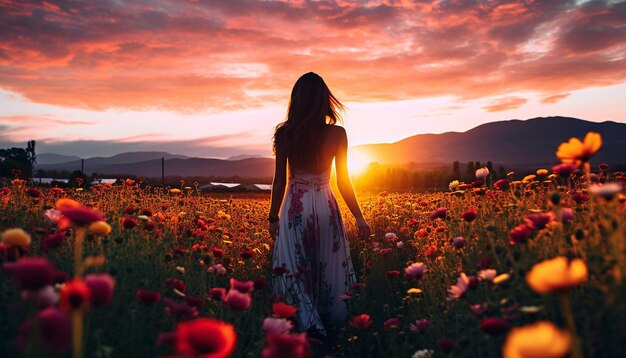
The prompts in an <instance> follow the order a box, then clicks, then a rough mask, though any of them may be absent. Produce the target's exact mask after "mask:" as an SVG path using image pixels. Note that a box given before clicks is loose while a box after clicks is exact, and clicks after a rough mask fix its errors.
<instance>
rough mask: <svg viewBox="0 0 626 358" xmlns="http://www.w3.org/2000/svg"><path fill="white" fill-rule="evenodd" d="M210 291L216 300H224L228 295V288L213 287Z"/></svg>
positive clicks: (210, 294)
mask: <svg viewBox="0 0 626 358" xmlns="http://www.w3.org/2000/svg"><path fill="white" fill-rule="evenodd" d="M208 293H209V296H211V298H213V299H214V300H220V301H223V300H224V297H226V289H225V288H222V287H213V288H212V289H210V290H209V292H208Z"/></svg>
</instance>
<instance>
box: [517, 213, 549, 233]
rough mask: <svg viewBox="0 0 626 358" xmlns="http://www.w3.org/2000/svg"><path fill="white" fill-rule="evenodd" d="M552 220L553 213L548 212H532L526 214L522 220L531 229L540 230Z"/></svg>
mask: <svg viewBox="0 0 626 358" xmlns="http://www.w3.org/2000/svg"><path fill="white" fill-rule="evenodd" d="M553 220H554V214H552V213H551V212H550V213H532V214H528V215H526V218H525V219H524V221H526V224H527V225H529V226H531V227H532V228H533V229H537V230H541V229H543V228H544V227H546V226H547V225H548V224H550V223H551V222H552V221H553Z"/></svg>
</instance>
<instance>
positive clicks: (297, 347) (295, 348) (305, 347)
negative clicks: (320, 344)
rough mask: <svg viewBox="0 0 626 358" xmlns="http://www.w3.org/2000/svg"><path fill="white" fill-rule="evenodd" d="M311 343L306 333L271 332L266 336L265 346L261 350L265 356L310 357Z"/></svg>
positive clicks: (275, 357) (272, 357)
mask: <svg viewBox="0 0 626 358" xmlns="http://www.w3.org/2000/svg"><path fill="white" fill-rule="evenodd" d="M310 355H311V345H310V344H309V340H308V339H307V336H306V333H300V334H288V333H283V334H277V333H273V332H269V333H268V334H267V336H266V338H265V348H263V350H262V351H261V357H263V358H283V357H289V358H308V357H310Z"/></svg>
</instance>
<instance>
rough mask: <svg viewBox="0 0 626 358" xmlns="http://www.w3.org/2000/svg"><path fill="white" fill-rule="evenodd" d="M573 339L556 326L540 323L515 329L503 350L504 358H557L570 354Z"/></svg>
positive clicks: (507, 338) (544, 322)
mask: <svg viewBox="0 0 626 358" xmlns="http://www.w3.org/2000/svg"><path fill="white" fill-rule="evenodd" d="M571 345H572V337H571V336H570V334H569V332H567V331H562V330H560V329H559V328H558V327H556V326H555V325H554V324H552V323H550V322H547V321H540V322H537V323H534V324H530V325H527V326H523V327H519V328H513V329H512V330H511V332H510V333H509V335H508V336H507V337H506V341H505V342H504V346H503V348H502V356H503V357H504V358H531V357H544V358H557V357H564V356H565V355H567V353H569V351H570V348H571Z"/></svg>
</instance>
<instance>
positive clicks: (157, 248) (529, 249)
mask: <svg viewBox="0 0 626 358" xmlns="http://www.w3.org/2000/svg"><path fill="white" fill-rule="evenodd" d="M592 139H593V138H591V139H590V140H592ZM586 142H587V141H586V140H585V142H580V141H578V143H580V145H579V144H578V143H575V142H573V141H570V142H568V143H564V145H565V147H563V146H562V147H560V148H559V151H558V153H557V155H558V156H559V159H561V161H562V162H563V163H562V164H559V165H555V166H554V167H553V168H551V170H546V169H541V168H540V169H539V170H537V173H536V174H535V175H531V176H526V177H524V178H519V177H517V176H516V174H515V173H510V174H509V176H508V178H507V179H501V180H499V181H494V182H492V181H491V180H489V173H484V171H482V172H480V173H477V176H478V179H477V181H476V182H474V183H459V182H453V183H451V184H450V191H449V192H443V193H429V194H420V193H386V192H383V193H371V194H366V193H362V194H361V195H359V199H360V202H361V207H362V209H363V212H364V215H365V217H366V219H367V220H368V222H369V223H370V225H371V227H372V232H373V234H372V235H371V237H369V238H366V239H359V238H357V235H356V231H357V229H356V227H355V226H354V223H353V222H352V218H351V217H350V216H349V212H348V210H347V208H345V207H342V212H343V213H344V218H345V222H346V225H347V230H348V235H349V241H350V248H351V254H352V260H353V263H354V266H355V270H356V272H357V278H358V283H357V284H356V285H354V286H353V287H352V289H351V290H350V291H349V292H346V293H345V296H344V297H343V299H345V301H346V302H347V304H348V307H349V317H348V318H349V322H348V323H347V324H346V326H345V327H342V328H337V329H336V331H335V334H334V339H331V340H327V341H326V342H321V341H320V340H319V339H318V338H319V337H308V336H307V335H306V333H304V332H298V330H297V326H296V325H295V324H294V322H292V320H293V318H292V317H293V315H294V313H295V311H294V310H295V308H294V307H293V306H291V305H288V304H287V303H286V302H285V300H284V298H282V297H275V296H273V295H272V291H271V281H272V278H273V277H276V276H279V275H290V274H296V273H290V272H283V271H281V270H280V268H273V267H271V256H272V241H271V239H270V237H269V234H268V232H267V221H266V217H267V213H268V210H269V204H270V203H269V196H268V195H265V194H242V195H238V196H234V197H231V196H228V195H225V194H221V195H220V194H210V195H207V194H201V193H200V192H199V191H198V190H196V189H195V187H193V186H192V187H186V186H185V184H184V183H182V184H181V187H180V188H175V189H170V188H159V187H150V186H146V185H143V183H140V182H133V181H131V180H127V181H126V182H125V184H124V185H121V186H111V185H95V186H92V187H90V188H85V189H82V188H80V189H78V190H74V189H73V190H71V191H69V190H65V191H64V190H61V189H58V188H38V187H35V186H33V185H32V183H29V182H27V181H24V180H21V179H19V178H17V179H15V180H13V181H12V182H9V183H7V185H6V186H4V187H3V188H2V189H0V231H1V232H2V243H0V260H2V273H0V290H1V292H2V303H1V304H0V322H2V323H3V324H2V325H1V326H0V337H2V345H1V346H0V356H1V357H18V356H29V357H36V356H55V355H58V356H72V355H73V356H75V357H79V356H85V357H153V356H178V357H194V356H206V357H225V356H234V357H257V356H263V357H306V356H309V355H311V354H317V355H321V354H322V352H324V353H327V354H329V355H333V356H337V357H352V356H355V357H357V356H358V357H382V356H386V357H411V356H415V357H430V356H433V357H437V356H451V357H499V356H502V355H504V356H506V357H563V356H567V355H569V356H571V357H583V356H584V357H618V356H621V355H622V354H623V353H622V352H626V323H625V321H624V317H626V287H625V286H624V275H626V222H625V220H624V218H625V215H626V196H624V194H623V189H622V187H623V183H624V182H625V181H626V175H625V174H624V173H619V172H612V171H611V170H610V168H608V167H607V166H604V165H600V166H599V168H598V169H597V170H593V173H591V172H592V170H590V168H591V166H590V164H589V161H590V159H591V157H592V156H593V154H594V153H595V152H596V151H597V150H598V149H599V146H594V145H591V146H585V144H586ZM596 147H597V148H596ZM555 164H556V163H555ZM481 170H482V169H481ZM329 342H330V343H329Z"/></svg>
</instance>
